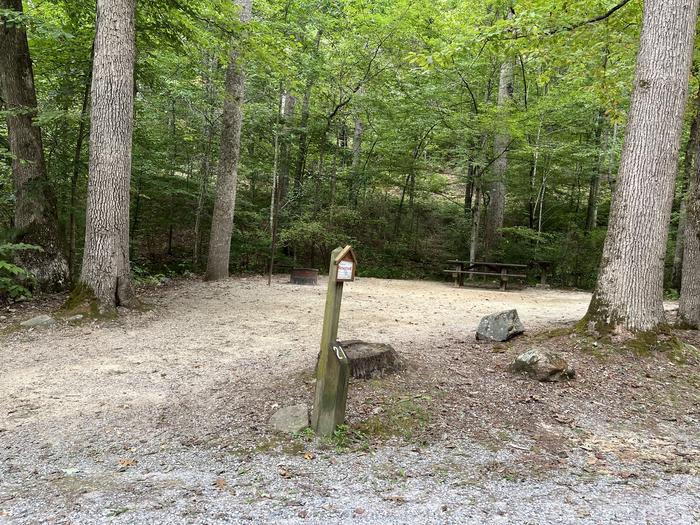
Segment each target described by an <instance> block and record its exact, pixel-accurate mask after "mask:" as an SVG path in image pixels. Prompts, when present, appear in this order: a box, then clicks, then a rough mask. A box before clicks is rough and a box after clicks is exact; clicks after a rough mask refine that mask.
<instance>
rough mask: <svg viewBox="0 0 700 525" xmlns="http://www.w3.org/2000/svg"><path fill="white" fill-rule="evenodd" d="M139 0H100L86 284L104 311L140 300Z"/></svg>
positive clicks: (95, 59) (90, 166)
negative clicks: (134, 272)
mask: <svg viewBox="0 0 700 525" xmlns="http://www.w3.org/2000/svg"><path fill="white" fill-rule="evenodd" d="M134 5H135V1H134V0H97V20H96V24H95V51H94V58H93V67H92V95H91V100H92V115H91V119H90V164H89V176H88V197H87V208H86V217H85V250H84V252H83V269H82V273H81V276H80V283H81V284H82V285H83V286H85V287H87V288H89V289H90V290H91V291H92V293H93V294H94V296H95V298H96V299H97V302H98V303H99V307H100V311H102V312H106V311H110V310H113V309H114V308H115V307H116V306H126V307H128V306H132V305H133V304H134V302H135V299H134V294H133V288H132V283H131V268H130V263H129V203H130V195H129V189H130V184H131V149H132V135H133V128H134V123H133V121H134V62H135V58H136V46H135V40H134V38H135V30H134Z"/></svg>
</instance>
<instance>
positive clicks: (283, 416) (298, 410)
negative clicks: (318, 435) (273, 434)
mask: <svg viewBox="0 0 700 525" xmlns="http://www.w3.org/2000/svg"><path fill="white" fill-rule="evenodd" d="M308 426H309V409H308V408H307V407H306V405H293V406H290V407H284V408H280V409H279V410H278V411H277V412H275V413H274V414H272V417H271V418H270V428H272V430H275V431H277V432H285V433H288V434H294V433H296V432H301V431H302V430H304V429H305V428H306V427H308Z"/></svg>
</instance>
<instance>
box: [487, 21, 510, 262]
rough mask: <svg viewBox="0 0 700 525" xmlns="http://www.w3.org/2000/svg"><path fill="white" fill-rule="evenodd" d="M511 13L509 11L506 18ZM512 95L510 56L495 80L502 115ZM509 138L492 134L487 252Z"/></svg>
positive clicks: (502, 202) (501, 204) (500, 201)
mask: <svg viewBox="0 0 700 525" xmlns="http://www.w3.org/2000/svg"><path fill="white" fill-rule="evenodd" d="M511 17H512V14H511V15H509V18H511ZM512 97H513V59H512V58H506V60H504V62H503V64H501V75H500V81H499V84H498V107H499V108H500V111H501V114H503V115H505V108H506V106H507V105H508V102H509V101H510V100H511V98H512ZM510 142H511V137H510V134H509V133H508V131H507V130H506V129H502V130H500V131H499V132H498V133H496V135H495V136H494V138H493V155H494V158H495V159H496V160H495V161H494V163H493V170H492V173H493V181H492V182H491V187H490V189H489V204H488V208H487V209H486V229H485V231H484V253H485V254H486V255H489V254H491V253H492V252H493V251H494V250H496V249H498V244H499V242H500V238H501V234H500V232H499V230H500V229H501V228H502V227H503V215H504V212H505V207H506V171H507V170H508V147H509V145H510Z"/></svg>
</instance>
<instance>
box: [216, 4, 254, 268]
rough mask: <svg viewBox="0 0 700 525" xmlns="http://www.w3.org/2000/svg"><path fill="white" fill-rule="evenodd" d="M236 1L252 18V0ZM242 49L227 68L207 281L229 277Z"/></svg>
mask: <svg viewBox="0 0 700 525" xmlns="http://www.w3.org/2000/svg"><path fill="white" fill-rule="evenodd" d="M237 3H238V5H239V6H240V7H241V15H240V17H241V22H243V23H244V24H245V23H247V22H248V21H249V20H250V16H251V10H252V0H237ZM239 51H240V50H239V49H238V46H237V45H236V44H232V45H231V53H230V55H229V64H228V68H227V69H226V84H225V90H226V94H225V97H226V98H225V100H224V112H223V115H222V123H221V146H220V151H219V164H218V166H217V172H218V175H217V180H216V199H215V201H214V214H213V216H212V223H211V234H210V237H209V258H208V259H207V272H206V275H205V279H206V280H207V281H216V280H218V279H225V278H226V277H228V267H229V257H230V253H231V234H232V232H233V214H234V210H235V207H236V185H237V183H238V161H239V155H240V148H241V127H242V125H243V100H244V98H245V72H244V71H243V68H242V67H241V64H240V57H239V55H240V53H239Z"/></svg>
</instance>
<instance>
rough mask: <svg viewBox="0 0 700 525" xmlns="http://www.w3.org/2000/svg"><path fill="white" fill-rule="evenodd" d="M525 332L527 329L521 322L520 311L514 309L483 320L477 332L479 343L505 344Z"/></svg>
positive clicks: (488, 316)
mask: <svg viewBox="0 0 700 525" xmlns="http://www.w3.org/2000/svg"><path fill="white" fill-rule="evenodd" d="M524 331H525V327H524V326H523V323H521V322H520V317H518V311H517V310H515V309H512V310H506V311H504V312H499V313H497V314H491V315H487V316H486V317H484V318H482V319H481V322H480V323H479V327H478V328H477V330H476V339H477V341H498V342H503V341H507V340H508V339H511V338H513V337H515V336H516V335H520V334H522V333H523V332H524Z"/></svg>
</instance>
